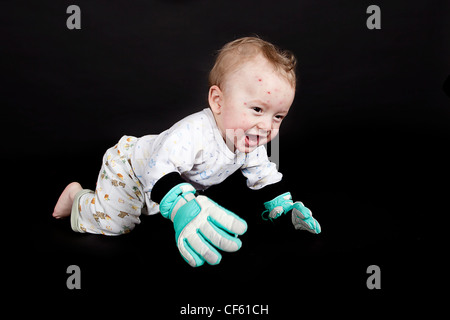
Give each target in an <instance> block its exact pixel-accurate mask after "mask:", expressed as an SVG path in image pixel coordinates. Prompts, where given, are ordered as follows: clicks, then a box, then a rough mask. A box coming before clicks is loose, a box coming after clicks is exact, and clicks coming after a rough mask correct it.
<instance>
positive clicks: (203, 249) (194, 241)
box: [188, 230, 222, 265]
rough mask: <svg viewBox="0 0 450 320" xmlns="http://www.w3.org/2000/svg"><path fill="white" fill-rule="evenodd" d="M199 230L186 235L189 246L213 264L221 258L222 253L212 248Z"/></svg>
mask: <svg viewBox="0 0 450 320" xmlns="http://www.w3.org/2000/svg"><path fill="white" fill-rule="evenodd" d="M208 240H209V239H208V238H207V237H205V236H204V235H203V234H202V232H201V231H200V230H197V232H196V233H194V234H191V235H190V236H189V237H188V242H189V245H190V246H191V248H192V249H193V250H194V251H195V252H196V253H197V254H198V255H199V256H200V257H201V258H202V259H203V260H205V261H206V262H208V264H210V265H215V264H218V263H219V262H220V260H222V255H221V254H220V253H219V252H218V251H217V250H216V249H214V247H213V246H212V245H211V244H210V243H209V242H208Z"/></svg>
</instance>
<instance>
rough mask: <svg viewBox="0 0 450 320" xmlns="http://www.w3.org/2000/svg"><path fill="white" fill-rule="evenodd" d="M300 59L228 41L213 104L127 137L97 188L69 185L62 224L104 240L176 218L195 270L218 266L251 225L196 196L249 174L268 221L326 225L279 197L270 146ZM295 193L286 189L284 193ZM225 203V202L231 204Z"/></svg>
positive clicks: (107, 161) (110, 154)
mask: <svg viewBox="0 0 450 320" xmlns="http://www.w3.org/2000/svg"><path fill="white" fill-rule="evenodd" d="M295 65H296V59H295V57H294V56H293V55H292V54H291V53H290V52H288V51H282V50H280V49H279V48H277V47H275V46H274V45H273V44H271V43H269V42H266V41H264V40H262V39H260V38H255V37H245V38H241V39H237V40H235V41H232V42H230V43H227V44H226V45H225V46H224V47H223V48H222V49H221V50H220V51H219V54H218V56H217V58H216V61H215V64H214V67H213V68H212V70H211V72H210V75H209V85H210V87H209V95H208V102H209V107H210V108H207V109H204V110H202V111H200V112H197V113H194V114H192V115H190V116H188V117H186V118H184V119H182V120H181V121H179V122H177V123H176V124H174V125H173V126H172V127H171V128H170V129H168V130H166V131H164V132H162V133H160V134H158V135H147V136H144V137H141V138H136V137H131V136H123V137H122V138H121V139H120V140H119V142H118V143H117V144H116V145H115V146H114V147H112V148H110V149H108V150H107V151H106V153H105V155H104V157H103V165H102V168H101V169H100V173H99V177H98V180H97V185H96V190H95V192H94V191H91V190H88V189H83V188H82V187H81V185H80V184H79V183H77V182H72V183H71V184H69V185H68V186H67V187H66V188H65V190H64V191H63V193H62V194H61V196H60V197H59V200H58V202H57V203H56V206H55V209H54V212H53V216H54V217H55V218H64V217H68V216H70V217H71V226H72V229H73V230H74V231H76V232H82V233H84V232H88V233H95V234H104V235H120V234H124V233H128V232H130V231H131V230H132V229H133V228H134V227H135V225H136V224H138V223H140V220H139V216H140V214H141V213H145V214H155V213H158V212H160V213H161V214H162V215H163V216H164V217H165V218H168V219H171V220H172V221H173V224H174V228H175V238H176V243H177V247H178V249H179V251H180V253H181V255H182V257H183V258H184V259H185V260H186V262H188V263H189V264H190V265H191V266H194V267H195V266H200V265H202V264H203V263H204V262H205V261H206V262H207V263H209V264H211V265H214V264H218V263H219V262H220V260H221V254H220V253H219V251H218V250H217V249H221V250H223V251H227V252H234V251H237V250H238V249H239V248H240V247H241V245H242V243H241V240H240V239H239V238H238V237H237V236H238V235H242V234H243V233H244V232H245V231H246V230H247V224H246V222H245V221H244V220H243V219H241V218H240V217H239V216H237V215H236V214H234V213H232V212H230V211H229V210H227V209H225V208H224V207H222V206H221V205H219V204H217V203H215V202H214V201H213V200H211V199H209V198H208V197H206V196H203V195H196V191H197V190H205V189H207V188H208V187H210V186H212V185H216V184H219V183H221V182H222V181H224V180H225V179H226V178H227V177H228V176H230V175H231V174H232V173H234V172H235V171H236V170H238V169H241V172H242V174H243V175H244V176H245V177H246V179H247V186H248V187H249V188H250V189H253V190H259V189H262V188H264V189H265V191H268V192H265V194H266V195H267V194H270V195H271V196H270V197H269V198H267V199H264V200H265V201H267V200H270V199H272V200H270V201H267V202H265V203H264V206H265V208H266V211H264V213H263V214H265V217H266V218H270V219H275V218H277V217H279V216H280V215H281V214H283V213H287V212H289V211H290V210H292V222H293V224H294V226H295V228H296V229H302V230H307V231H310V232H312V233H316V234H317V233H319V232H320V225H319V223H318V222H317V221H316V220H315V219H314V218H313V217H312V214H311V211H310V210H309V209H308V208H306V207H304V206H303V204H302V203H301V202H295V203H294V202H293V200H292V197H291V194H290V193H289V192H285V193H283V194H281V195H280V194H279V189H280V188H279V185H280V184H279V182H280V181H281V179H282V174H281V173H280V172H278V170H277V168H276V165H275V164H274V163H272V162H270V160H269V158H268V156H267V152H266V148H265V147H264V144H266V143H268V142H269V141H271V140H272V139H273V138H274V137H275V136H276V135H277V134H278V130H279V128H280V125H281V123H282V121H283V119H284V118H285V117H286V116H287V114H288V112H289V109H290V107H291V105H292V102H293V100H294V95H295V86H296V75H295ZM284 191H286V190H284ZM224 205H225V206H226V204H224Z"/></svg>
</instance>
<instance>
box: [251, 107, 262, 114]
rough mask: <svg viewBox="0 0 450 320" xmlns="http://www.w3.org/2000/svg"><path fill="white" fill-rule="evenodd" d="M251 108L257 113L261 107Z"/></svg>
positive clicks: (260, 110)
mask: <svg viewBox="0 0 450 320" xmlns="http://www.w3.org/2000/svg"><path fill="white" fill-rule="evenodd" d="M253 110H254V111H255V112H257V113H261V112H262V109H261V108H260V107H253Z"/></svg>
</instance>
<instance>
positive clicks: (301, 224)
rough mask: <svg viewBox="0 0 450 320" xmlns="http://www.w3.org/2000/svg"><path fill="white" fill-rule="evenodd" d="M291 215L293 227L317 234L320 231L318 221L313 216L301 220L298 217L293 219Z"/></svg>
mask: <svg viewBox="0 0 450 320" xmlns="http://www.w3.org/2000/svg"><path fill="white" fill-rule="evenodd" d="M292 217H293V219H292V220H293V221H292V222H293V223H294V226H295V229H300V230H306V231H309V232H311V233H314V234H319V233H320V232H321V231H322V229H321V227H320V224H319V222H318V221H317V220H316V219H314V218H313V217H311V218H309V219H306V220H301V219H299V218H295V219H294V216H292Z"/></svg>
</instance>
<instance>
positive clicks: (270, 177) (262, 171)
mask: <svg viewBox="0 0 450 320" xmlns="http://www.w3.org/2000/svg"><path fill="white" fill-rule="evenodd" d="M241 171H242V174H243V175H244V176H245V177H246V178H247V186H248V187H249V188H250V189H253V190H259V189H261V188H264V187H265V186H268V185H271V184H274V183H277V182H279V181H281V179H282V177H283V175H282V174H281V173H280V172H278V170H277V166H276V164H275V163H273V162H271V161H270V160H269V158H268V156H267V151H266V148H265V147H264V146H260V147H258V148H256V149H255V150H254V151H252V152H250V153H249V154H247V158H246V161H245V163H244V165H243V166H242V167H241Z"/></svg>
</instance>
